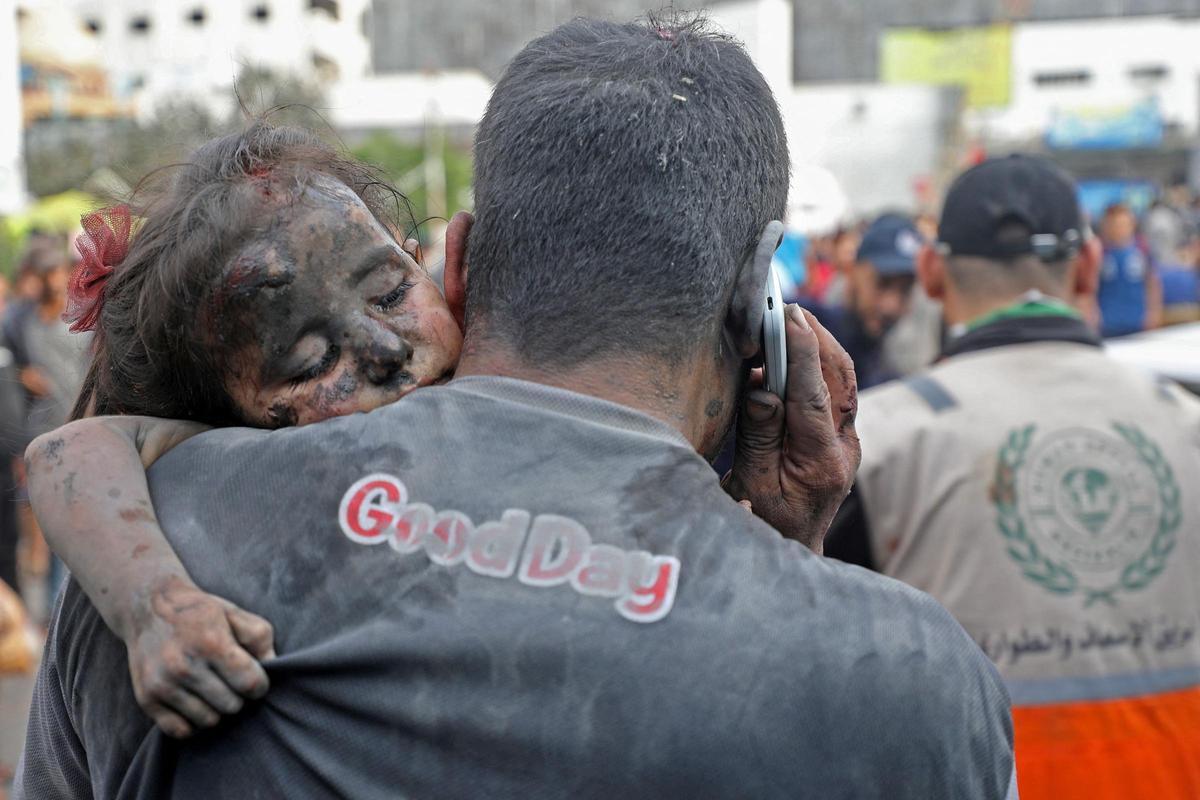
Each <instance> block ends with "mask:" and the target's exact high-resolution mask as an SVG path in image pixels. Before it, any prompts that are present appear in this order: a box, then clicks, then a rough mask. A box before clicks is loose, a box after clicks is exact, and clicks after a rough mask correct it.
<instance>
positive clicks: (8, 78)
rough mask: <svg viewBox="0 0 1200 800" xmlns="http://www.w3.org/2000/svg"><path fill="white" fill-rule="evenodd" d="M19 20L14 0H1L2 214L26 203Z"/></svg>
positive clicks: (0, 163)
mask: <svg viewBox="0 0 1200 800" xmlns="http://www.w3.org/2000/svg"><path fill="white" fill-rule="evenodd" d="M16 23H17V14H16V8H15V5H14V3H13V2H12V0H0V215H3V214H11V213H13V212H15V211H18V210H20V209H21V207H22V206H23V205H24V203H25V175H24V171H23V170H22V161H21V90H20V86H21V83H20V79H19V78H18V72H17V70H18V68H19V64H18V63H17V28H16Z"/></svg>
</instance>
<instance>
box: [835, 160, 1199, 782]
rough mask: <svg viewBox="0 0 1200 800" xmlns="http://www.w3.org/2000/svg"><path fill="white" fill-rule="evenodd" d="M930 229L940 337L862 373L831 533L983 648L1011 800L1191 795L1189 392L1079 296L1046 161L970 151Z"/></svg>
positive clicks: (1079, 232)
mask: <svg viewBox="0 0 1200 800" xmlns="http://www.w3.org/2000/svg"><path fill="white" fill-rule="evenodd" d="M938 238H939V242H938V243H937V244H935V245H932V246H927V247H925V248H924V250H923V251H922V253H921V256H920V258H919V263H918V274H919V278H920V281H921V283H922V284H923V286H924V288H925V290H926V292H928V293H929V295H930V296H931V297H933V298H935V299H938V300H940V301H941V302H942V304H943V308H944V316H945V322H946V324H947V326H948V330H947V340H946V343H945V345H944V352H943V358H942V359H941V360H940V362H939V363H937V364H936V365H935V366H933V367H932V368H930V369H928V370H927V371H925V372H922V373H918V374H917V375H915V376H913V377H910V378H908V379H906V380H904V381H900V382H897V383H894V384H890V385H888V386H885V387H880V388H879V389H877V390H873V391H869V392H866V393H864V395H863V397H862V400H861V406H860V409H861V411H860V416H859V420H858V429H859V432H860V435H861V438H862V446H863V460H862V467H861V469H860V471H859V473H858V478H857V483H856V485H855V489H854V491H853V492H852V494H851V496H850V498H849V499H848V501H847V503H846V504H845V505H844V506H843V508H842V510H841V511H840V512H839V516H838V518H837V520H835V523H834V526H833V529H832V530H831V532H830V534H829V537H828V539H827V542H826V554H827V555H830V556H834V557H837V558H842V559H843V560H848V561H854V562H857V563H860V564H863V565H866V566H870V567H872V568H874V569H877V570H878V571H880V572H883V573H885V574H887V575H890V576H892V577H895V578H898V579H900V580H902V581H905V582H907V583H909V584H912V585H914V586H916V587H917V588H919V589H922V590H924V591H926V592H929V593H930V594H932V595H933V596H934V597H935V598H937V599H938V600H939V601H940V602H941V603H942V604H943V605H945V606H946V608H947V609H949V610H950V612H951V613H952V614H954V616H955V617H956V618H957V619H958V621H959V622H960V623H961V624H962V625H963V627H964V628H965V629H966V630H967V632H968V633H970V634H971V636H972V637H973V638H974V639H975V640H976V642H978V644H979V645H980V647H981V648H982V649H983V650H984V652H985V653H987V655H988V656H989V657H990V658H991V659H992V660H993V661H994V662H995V663H996V665H997V667H998V668H999V670H1000V673H1001V676H1002V677H1003V678H1004V680H1005V683H1006V685H1007V686H1008V690H1009V693H1010V695H1011V697H1012V703H1013V723H1014V727H1015V748H1016V758H1017V779H1018V785H1019V787H1020V792H1021V796H1022V797H1023V798H1025V800H1031V799H1032V800H1040V799H1041V798H1046V799H1047V800H1049V798H1053V799H1054V800H1072V798H1088V799H1089V800H1103V799H1104V798H1133V797H1137V798H1143V797H1145V798H1155V799H1156V800H1166V799H1168V798H1180V800H1183V798H1190V799H1193V800H1194V798H1200V580H1198V579H1197V578H1198V576H1200V400H1198V399H1197V398H1195V397H1194V396H1192V395H1190V394H1187V393H1186V392H1185V391H1184V390H1183V389H1181V388H1180V387H1178V386H1176V385H1173V384H1170V383H1168V382H1165V381H1161V380H1156V379H1155V378H1154V377H1152V376H1150V375H1148V374H1144V373H1142V372H1139V371H1135V370H1134V369H1132V368H1129V367H1126V366H1123V365H1121V364H1118V363H1117V362H1115V361H1113V360H1111V359H1109V358H1108V357H1106V356H1105V353H1104V351H1103V350H1102V348H1101V346H1100V340H1099V338H1098V337H1097V336H1096V334H1095V333H1094V332H1093V331H1092V330H1091V329H1089V327H1088V326H1087V325H1086V324H1085V322H1084V321H1083V319H1082V318H1081V317H1080V315H1079V314H1078V313H1077V312H1076V310H1075V308H1074V307H1073V306H1072V301H1073V300H1074V299H1079V298H1082V297H1085V296H1091V295H1093V294H1094V293H1095V291H1096V286H1097V277H1098V267H1099V253H1098V249H1099V248H1098V247H1097V244H1098V243H1097V242H1095V241H1094V240H1093V239H1091V237H1090V234H1089V232H1088V231H1087V229H1086V227H1085V223H1084V219H1083V214H1082V212H1081V211H1080V208H1079V204H1078V200H1077V195H1076V187H1075V185H1074V183H1073V182H1072V181H1071V179H1070V178H1069V177H1068V176H1067V175H1066V174H1065V173H1064V172H1062V171H1061V170H1060V169H1058V168H1057V167H1055V166H1054V165H1052V164H1051V163H1049V162H1048V161H1045V160H1042V159H1039V158H1032V157H1024V156H1013V157H1009V158H1001V159H994V160H990V161H987V162H985V163H983V164H981V165H979V166H976V167H974V168H972V169H970V170H968V171H967V172H966V173H964V174H963V175H962V176H960V177H959V178H958V180H957V181H956V182H955V183H954V185H953V186H952V187H951V189H950V191H949V193H948V195H947V197H946V202H945V207H944V210H943V213H942V218H941V224H940V226H939V234H938ZM1198 357H1200V354H1198Z"/></svg>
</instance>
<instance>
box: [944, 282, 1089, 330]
mask: <svg viewBox="0 0 1200 800" xmlns="http://www.w3.org/2000/svg"><path fill="white" fill-rule="evenodd" d="M1034 299H1042V300H1045V301H1046V302H1050V303H1064V304H1065V303H1066V302H1067V301H1066V300H1064V299H1063V298H1061V297H1058V296H1057V295H1055V294H1050V293H1048V292H1042V291H1039V290H1036V289H1031V290H1028V291H1025V292H1021V293H1020V294H1014V295H1010V296H1007V297H1001V298H998V299H987V300H980V299H975V298H968V297H964V296H963V295H960V294H957V293H955V292H947V293H946V296H945V298H943V300H942V319H943V320H944V321H945V323H946V327H948V328H955V327H960V326H969V325H972V324H973V323H975V322H976V321H977V320H981V319H986V318H988V317H990V316H992V315H994V314H996V313H998V312H1001V311H1003V310H1005V309H1007V308H1010V307H1011V306H1014V305H1017V304H1020V303H1024V302H1028V301H1031V300H1034Z"/></svg>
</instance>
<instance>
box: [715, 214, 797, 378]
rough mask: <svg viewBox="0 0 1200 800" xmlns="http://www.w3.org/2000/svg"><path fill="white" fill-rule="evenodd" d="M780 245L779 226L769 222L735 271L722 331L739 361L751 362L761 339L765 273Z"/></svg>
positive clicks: (781, 228)
mask: <svg viewBox="0 0 1200 800" xmlns="http://www.w3.org/2000/svg"><path fill="white" fill-rule="evenodd" d="M782 241H783V223H782V222H780V221H778V220H771V221H770V222H768V223H767V225H766V227H765V228H763V232H762V235H761V236H759V237H758V244H757V245H755V247H754V253H753V255H751V256H750V258H748V259H747V260H746V261H745V262H744V263H743V264H742V266H741V268H740V269H739V270H738V274H737V281H736V282H735V283H734V285H733V297H732V298H730V300H729V310H728V312H727V313H726V317H725V331H726V332H727V333H728V334H729V337H730V338H731V339H732V340H733V347H734V350H735V352H736V353H737V354H738V355H739V356H741V358H742V359H743V360H745V359H748V358H753V357H754V354H755V353H757V352H758V348H759V345H760V340H761V338H762V322H763V303H764V298H765V292H766V288H767V270H768V269H769V268H770V266H771V258H772V257H773V256H774V255H775V249H776V248H777V247H779V243H780V242H782Z"/></svg>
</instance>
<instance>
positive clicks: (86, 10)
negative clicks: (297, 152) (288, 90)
mask: <svg viewBox="0 0 1200 800" xmlns="http://www.w3.org/2000/svg"><path fill="white" fill-rule="evenodd" d="M18 2H19V4H20V5H21V7H22V8H23V9H25V10H26V11H27V13H29V14H35V15H43V16H46V15H49V16H54V17H57V18H58V19H59V20H60V25H64V24H65V25H70V26H73V27H76V26H77V28H78V29H79V30H81V31H84V32H85V34H86V35H87V36H88V37H90V38H91V39H92V40H94V42H95V45H96V53H97V56H98V58H99V60H100V63H101V64H102V65H103V66H104V67H105V68H106V69H107V71H108V74H109V78H110V83H111V87H112V89H113V92H114V93H115V94H116V95H117V97H118V98H122V99H131V100H134V101H135V102H136V103H137V107H138V111H139V113H141V114H149V113H152V112H153V110H154V108H155V107H156V106H157V105H159V104H160V103H162V102H164V101H169V100H171V99H174V98H179V97H183V96H188V97H199V98H207V99H208V100H209V101H210V102H211V103H213V104H214V106H216V107H218V108H228V104H229V103H230V101H231V100H232V97H233V93H232V91H231V90H232V87H233V85H234V81H235V78H236V77H237V75H238V73H239V72H240V71H241V70H242V68H243V67H264V68H268V69H270V70H272V71H274V72H277V73H282V74H290V75H296V76H298V77H301V78H309V79H314V78H315V79H317V80H319V81H321V82H323V83H332V82H334V81H337V80H344V79H353V78H357V77H360V76H362V75H363V74H365V73H366V72H367V71H368V69H369V63H370V48H369V44H368V41H367V38H366V36H365V32H364V27H365V25H364V19H363V17H364V14H366V13H367V12H368V9H369V6H370V0H18ZM43 27H47V26H43ZM27 45H31V46H34V47H37V48H39V49H53V48H54V47H55V45H56V41H55V40H50V41H46V42H24V41H23V42H22V46H23V47H24V46H27ZM62 55H63V56H64V58H65V59H67V60H71V56H72V54H71V53H63V54H62Z"/></svg>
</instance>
